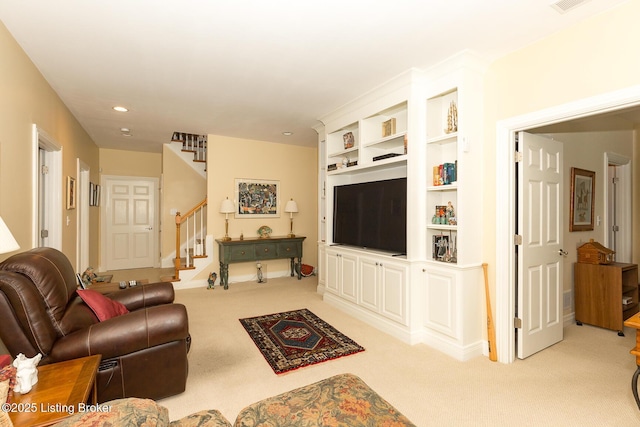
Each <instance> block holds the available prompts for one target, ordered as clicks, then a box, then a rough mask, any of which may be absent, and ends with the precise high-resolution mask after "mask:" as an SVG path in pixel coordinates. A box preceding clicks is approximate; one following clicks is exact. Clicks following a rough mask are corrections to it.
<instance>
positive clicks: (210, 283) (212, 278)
mask: <svg viewBox="0 0 640 427" xmlns="http://www.w3.org/2000/svg"><path fill="white" fill-rule="evenodd" d="M217 278H218V275H217V274H216V272H215V271H212V272H211V273H209V278H208V279H207V283H208V285H207V289H213V286H214V285H215V284H216V279H217Z"/></svg>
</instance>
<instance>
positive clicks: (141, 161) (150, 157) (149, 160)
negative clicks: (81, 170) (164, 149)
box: [100, 148, 162, 179]
mask: <svg viewBox="0 0 640 427" xmlns="http://www.w3.org/2000/svg"><path fill="white" fill-rule="evenodd" d="M100 169H101V172H102V175H118V176H144V177H151V178H158V179H159V178H160V176H161V175H162V154H161V153H144V152H139V151H124V150H110V149H106V148H101V149H100Z"/></svg>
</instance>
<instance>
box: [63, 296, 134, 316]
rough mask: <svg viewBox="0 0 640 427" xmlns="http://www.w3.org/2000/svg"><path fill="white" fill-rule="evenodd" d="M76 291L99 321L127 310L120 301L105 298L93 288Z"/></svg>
mask: <svg viewBox="0 0 640 427" xmlns="http://www.w3.org/2000/svg"><path fill="white" fill-rule="evenodd" d="M76 292H78V295H79V296H80V298H82V301H84V302H85V304H87V305H88V306H89V308H90V309H91V310H93V312H94V313H95V315H96V316H98V320H100V321H101V322H103V321H105V320H107V319H111V318H112V317H116V316H120V315H121V314H127V313H128V312H129V310H127V307H125V306H124V305H123V304H122V303H121V302H118V301H114V300H112V299H110V298H107V297H105V296H104V295H102V294H101V293H100V292H98V291H94V290H93V289H78V290H77V291H76Z"/></svg>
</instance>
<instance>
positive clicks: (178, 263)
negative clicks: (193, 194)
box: [169, 132, 213, 282]
mask: <svg viewBox="0 0 640 427" xmlns="http://www.w3.org/2000/svg"><path fill="white" fill-rule="evenodd" d="M176 142H177V143H178V144H174V143H176ZM169 149H170V150H171V151H173V152H174V153H176V154H178V156H179V157H180V158H182V160H184V161H185V162H187V163H189V164H190V165H191V166H192V167H193V169H194V170H195V171H197V172H198V173H199V174H200V175H201V176H202V177H203V178H205V179H206V177H207V173H206V172H207V171H206V165H207V135H197V134H193V133H186V132H173V135H172V136H171V143H170V144H169ZM185 191H188V190H186V189H185ZM175 224H176V248H175V258H173V266H174V277H173V278H171V280H172V281H175V282H177V281H189V280H190V279H191V278H193V277H195V276H196V275H197V274H198V273H199V272H200V271H202V270H203V269H205V268H206V267H207V266H209V265H210V263H211V261H210V260H209V259H208V254H209V253H213V238H212V237H211V236H209V237H208V238H207V199H206V198H205V199H204V200H202V201H201V202H200V203H198V204H197V205H196V206H194V207H193V208H191V209H190V210H189V211H188V212H186V213H185V214H181V213H180V212H177V213H176V216H175Z"/></svg>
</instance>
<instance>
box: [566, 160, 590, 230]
mask: <svg viewBox="0 0 640 427" xmlns="http://www.w3.org/2000/svg"><path fill="white" fill-rule="evenodd" d="M595 191H596V173H595V172H592V171H588V170H584V169H578V168H571V210H570V215H569V231H589V230H593V222H594V221H593V219H594V209H595Z"/></svg>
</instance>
